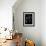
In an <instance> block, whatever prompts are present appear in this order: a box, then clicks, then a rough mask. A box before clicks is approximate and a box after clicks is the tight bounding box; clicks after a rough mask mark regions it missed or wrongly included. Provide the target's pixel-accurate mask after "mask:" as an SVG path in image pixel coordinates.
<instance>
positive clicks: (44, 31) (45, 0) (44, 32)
mask: <svg viewBox="0 0 46 46" xmlns="http://www.w3.org/2000/svg"><path fill="white" fill-rule="evenodd" d="M41 38H42V39H41V40H42V46H46V0H42V1H41Z"/></svg>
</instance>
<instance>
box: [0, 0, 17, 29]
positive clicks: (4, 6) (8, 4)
mask: <svg viewBox="0 0 46 46" xmlns="http://www.w3.org/2000/svg"><path fill="white" fill-rule="evenodd" d="M15 2H16V0H0V27H7V28H9V29H12V6H13V4H14V3H15Z"/></svg>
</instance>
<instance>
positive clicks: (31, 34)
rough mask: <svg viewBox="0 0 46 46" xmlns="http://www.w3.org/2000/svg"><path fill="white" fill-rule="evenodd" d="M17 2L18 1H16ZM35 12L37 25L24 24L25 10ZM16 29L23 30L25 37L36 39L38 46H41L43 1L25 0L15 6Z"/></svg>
mask: <svg viewBox="0 0 46 46" xmlns="http://www.w3.org/2000/svg"><path fill="white" fill-rule="evenodd" d="M18 2H19V0H18ZM16 4H17V3H16ZM28 11H29V12H35V27H24V26H23V12H28ZM13 12H14V19H15V29H17V30H18V32H22V33H23V35H24V37H25V38H26V37H27V38H28V39H32V40H34V41H35V44H36V46H41V32H42V31H41V1H40V0H23V1H22V2H21V3H20V5H18V6H17V7H16V5H14V8H13Z"/></svg>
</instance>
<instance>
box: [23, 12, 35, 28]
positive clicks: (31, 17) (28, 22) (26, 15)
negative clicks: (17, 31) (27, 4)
mask: <svg viewBox="0 0 46 46" xmlns="http://www.w3.org/2000/svg"><path fill="white" fill-rule="evenodd" d="M23 26H25V27H32V26H33V27H34V26H35V12H23Z"/></svg>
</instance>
